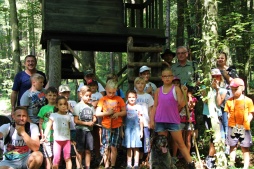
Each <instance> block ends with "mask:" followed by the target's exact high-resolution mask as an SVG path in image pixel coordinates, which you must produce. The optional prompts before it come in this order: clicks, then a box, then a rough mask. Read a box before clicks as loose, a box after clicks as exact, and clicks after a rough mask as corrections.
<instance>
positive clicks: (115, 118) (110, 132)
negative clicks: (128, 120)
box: [96, 80, 126, 168]
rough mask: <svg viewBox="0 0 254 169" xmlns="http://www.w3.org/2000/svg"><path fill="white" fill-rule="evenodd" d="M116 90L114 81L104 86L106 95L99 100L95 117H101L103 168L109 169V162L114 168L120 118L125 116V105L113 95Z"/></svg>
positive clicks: (119, 98) (120, 124)
mask: <svg viewBox="0 0 254 169" xmlns="http://www.w3.org/2000/svg"><path fill="white" fill-rule="evenodd" d="M116 90H117V83H116V82H115V81H114V80H109V81H108V82H107V84H106V93H107V95H106V96H104V97H102V98H101V99H100V100H99V103H98V105H97V109H96V116H99V117H102V122H101V123H102V126H103V128H102V144H103V148H104V150H105V152H104V155H103V158H104V164H105V168H109V165H110V164H109V161H110V162H111V168H115V163H116V156H117V146H118V145H119V142H120V127H121V126H122V117H123V116H125V115H126V108H125V103H124V101H123V99H122V98H121V97H119V96H116V95H115V93H116ZM108 148H110V149H111V151H109V150H108Z"/></svg>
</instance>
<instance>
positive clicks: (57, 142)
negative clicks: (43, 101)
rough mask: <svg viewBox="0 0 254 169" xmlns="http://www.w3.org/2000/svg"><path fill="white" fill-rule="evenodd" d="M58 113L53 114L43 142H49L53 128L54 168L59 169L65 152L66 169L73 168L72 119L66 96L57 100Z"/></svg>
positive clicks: (56, 109)
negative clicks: (68, 112)
mask: <svg viewBox="0 0 254 169" xmlns="http://www.w3.org/2000/svg"><path fill="white" fill-rule="evenodd" d="M55 111H56V113H51V114H50V116H49V121H48V124H47V127H46V130H45V132H44V136H45V137H44V138H43V139H42V140H41V141H42V142H43V141H47V140H48V137H49V136H48V134H49V133H50V130H51V128H52V127H53V130H54V133H53V136H54V144H53V156H54V157H53V168H55V169H58V166H59V163H60V159H61V152H62V151H63V156H64V160H65V163H66V169H71V168H72V162H71V141H70V120H71V117H70V115H69V114H67V111H68V102H67V99H66V98H65V97H64V96H59V97H58V98H57V99H56V107H55Z"/></svg>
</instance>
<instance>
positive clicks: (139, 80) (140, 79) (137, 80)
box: [134, 77, 146, 85]
mask: <svg viewBox="0 0 254 169" xmlns="http://www.w3.org/2000/svg"><path fill="white" fill-rule="evenodd" d="M138 82H143V83H144V84H146V81H145V79H144V78H142V77H136V79H135V80H134V85H135V84H137V83H138Z"/></svg>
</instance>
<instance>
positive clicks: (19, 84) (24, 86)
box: [12, 71, 47, 106]
mask: <svg viewBox="0 0 254 169" xmlns="http://www.w3.org/2000/svg"><path fill="white" fill-rule="evenodd" d="M36 73H39V74H40V75H42V76H43V77H44V86H43V87H45V86H46V84H47V81H46V76H45V74H44V73H43V72H41V71H37V72H36ZM30 88H31V80H30V76H29V75H28V74H27V73H26V72H25V71H21V72H19V73H17V74H16V75H15V78H14V83H13V87H12V90H13V91H16V92H18V99H17V106H19V105H20V98H21V96H22V95H23V94H24V93H25V91H27V90H28V89H30Z"/></svg>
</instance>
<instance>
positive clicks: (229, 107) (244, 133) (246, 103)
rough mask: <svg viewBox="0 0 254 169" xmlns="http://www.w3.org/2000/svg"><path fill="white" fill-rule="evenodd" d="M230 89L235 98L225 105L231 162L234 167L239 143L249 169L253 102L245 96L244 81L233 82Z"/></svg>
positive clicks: (235, 80)
mask: <svg viewBox="0 0 254 169" xmlns="http://www.w3.org/2000/svg"><path fill="white" fill-rule="evenodd" d="M230 87H231V90H232V93H233V97H232V98H230V99H229V100H228V101H227V102H226V105H225V112H227V113H228V117H229V118H228V127H229V128H228V135H227V142H228V145H229V146H230V162H231V166H234V163H235V157H236V149H237V145H238V142H239V143H240V146H241V149H242V152H243V159H244V167H243V168H244V169H247V168H249V163H250V150H249V147H250V146H251V145H252V137H251V130H250V122H251V120H252V118H253V112H254V106H253V102H252V100H251V99H250V98H249V97H247V96H245V95H244V94H243V91H244V88H245V87H244V82H243V80H242V79H240V78H235V79H233V80H231V82H230Z"/></svg>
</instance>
